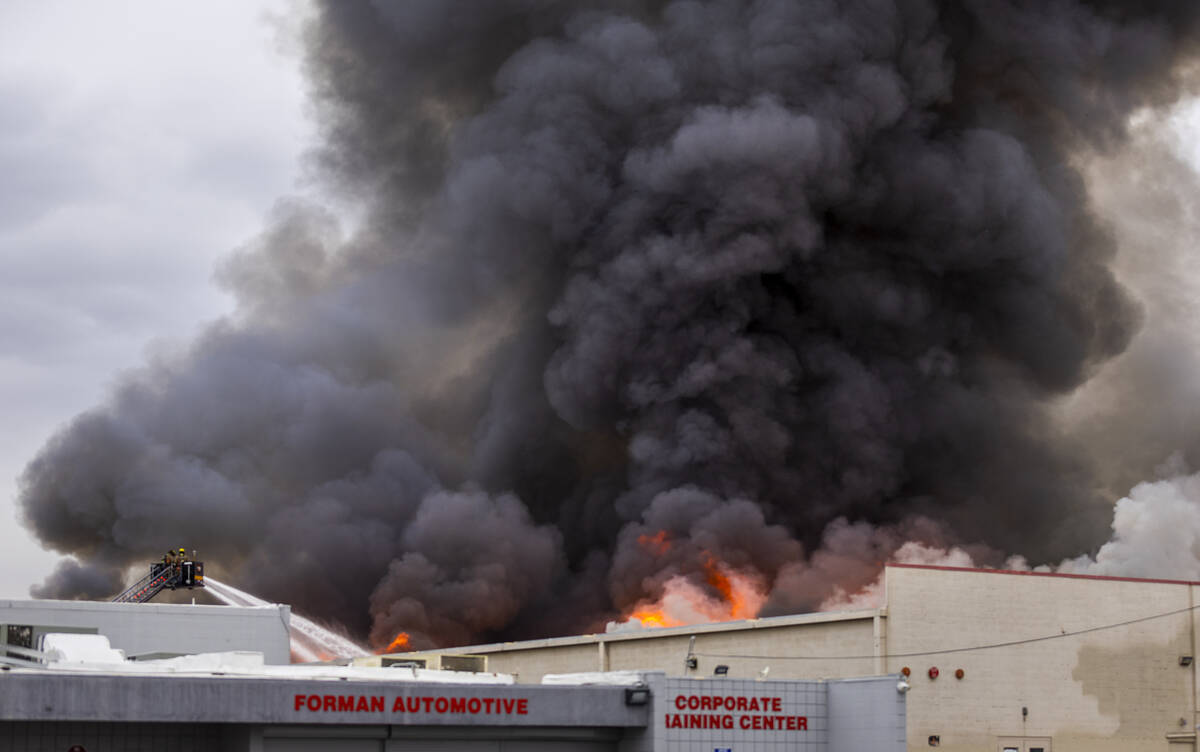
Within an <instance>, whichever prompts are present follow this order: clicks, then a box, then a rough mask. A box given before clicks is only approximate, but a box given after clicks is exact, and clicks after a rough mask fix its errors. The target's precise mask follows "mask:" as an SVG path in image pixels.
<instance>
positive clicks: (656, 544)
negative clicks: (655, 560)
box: [637, 530, 671, 556]
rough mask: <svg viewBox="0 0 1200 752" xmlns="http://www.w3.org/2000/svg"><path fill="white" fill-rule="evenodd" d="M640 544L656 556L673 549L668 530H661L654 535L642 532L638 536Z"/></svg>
mask: <svg viewBox="0 0 1200 752" xmlns="http://www.w3.org/2000/svg"><path fill="white" fill-rule="evenodd" d="M637 542H638V545H639V546H641V547H642V548H644V549H646V550H647V551H650V552H651V553H653V554H654V555H655V556H662V555H663V554H665V553H666V552H668V551H670V550H671V540H670V539H669V538H668V537H667V531H666V530H659V531H658V532H657V533H655V534H654V535H646V534H645V533H642V534H641V535H639V536H638V537H637Z"/></svg>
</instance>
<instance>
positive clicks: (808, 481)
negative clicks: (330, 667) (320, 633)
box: [22, 0, 1200, 644]
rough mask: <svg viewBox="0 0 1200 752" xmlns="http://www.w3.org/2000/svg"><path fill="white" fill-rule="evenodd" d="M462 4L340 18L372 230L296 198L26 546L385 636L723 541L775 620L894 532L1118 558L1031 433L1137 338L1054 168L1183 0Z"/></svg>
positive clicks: (1090, 219)
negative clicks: (217, 576) (205, 575)
mask: <svg viewBox="0 0 1200 752" xmlns="http://www.w3.org/2000/svg"><path fill="white" fill-rule="evenodd" d="M466 7H467V6H465V5H462V4H455V3H432V2H396V3H383V2H380V3H374V4H356V5H348V4H339V3H329V4H327V5H325V6H323V7H322V9H321V12H320V14H319V17H318V18H317V19H316V20H315V21H314V22H313V23H312V24H311V26H310V27H309V28H308V29H307V33H306V44H307V52H308V62H307V73H308V75H309V79H310V82H311V84H312V88H313V96H314V100H315V102H316V106H317V109H318V111H319V113H320V117H321V123H322V128H323V132H324V136H325V142H324V146H323V147H322V148H321V150H320V151H319V153H318V154H317V155H316V160H317V162H318V163H319V165H320V167H321V170H322V171H323V174H324V178H325V180H326V181H327V183H328V184H329V185H330V186H332V187H333V188H334V189H336V190H339V191H341V192H342V193H343V195H344V196H346V197H350V198H352V199H356V200H358V201H360V202H361V203H362V204H363V205H364V207H365V211H364V217H365V219H364V221H363V223H362V226H361V227H355V228H354V229H353V231H348V230H343V229H341V228H339V227H338V226H337V223H336V222H335V221H334V220H333V219H332V217H331V216H329V215H328V214H327V213H326V212H324V211H323V210H321V209H320V208H317V207H313V206H309V205H305V204H302V203H290V204H287V205H284V206H282V207H281V209H280V210H279V212H278V213H277V215H276V217H275V219H274V221H273V223H272V224H271V226H270V227H269V228H268V229H267V230H266V231H265V232H264V233H263V235H262V236H261V238H260V239H259V240H258V241H256V242H255V243H252V244H250V245H249V246H247V247H246V248H245V249H244V250H243V251H241V252H239V253H238V254H236V255H235V256H234V257H233V258H232V259H231V260H230V261H229V262H228V263H227V264H226V265H225V266H224V267H223V271H222V273H221V279H222V281H223V283H224V284H225V285H226V286H227V288H228V289H230V290H232V291H233V292H234V294H235V295H236V297H237V300H238V312H237V314H236V315H234V316H232V317H230V318H229V319H228V320H227V321H223V322H221V323H219V324H217V325H215V326H213V327H211V328H210V329H209V330H208V331H207V332H206V333H205V334H204V335H203V336H202V337H201V338H199V339H198V340H197V341H196V342H195V343H193V345H192V347H191V348H190V350H189V351H188V352H187V353H186V354H184V355H181V356H178V357H175V358H166V359H163V360H161V361H159V362H156V363H154V364H152V365H151V366H150V367H147V368H145V369H143V370H141V371H139V372H137V373H134V374H132V375H131V376H130V377H129V378H128V379H127V380H126V381H125V382H124V383H123V385H122V386H121V388H120V389H119V390H118V391H117V393H116V395H115V397H114V398H113V400H112V401H111V402H110V403H109V404H107V405H104V406H102V407H100V408H98V409H97V410H95V411H93V412H92V413H89V414H88V415H86V416H83V417H81V418H80V419H79V420H77V421H76V423H75V424H73V425H72V426H69V427H68V428H67V429H65V431H64V432H63V433H62V434H60V435H59V436H58V437H57V438H56V439H55V440H54V441H52V442H51V443H50V444H49V445H47V447H46V448H44V449H43V451H42V453H41V454H40V455H39V457H38V458H37V459H35V460H34V461H33V463H31V465H30V466H29V469H28V470H27V471H26V474H25V476H24V493H23V497H22V503H23V508H24V510H25V514H26V517H27V519H28V522H29V524H30V526H31V528H32V529H33V530H34V531H35V533H36V534H37V535H38V536H39V537H40V538H41V539H42V540H43V541H45V542H46V543H47V544H48V545H50V546H53V547H55V548H56V549H58V550H61V551H64V552H72V553H75V554H77V555H79V556H82V557H83V558H84V559H86V560H96V561H100V562H103V563H105V564H109V565H116V564H122V563H131V562H137V561H139V558H140V557H144V556H145V555H146V554H147V553H148V552H150V551H153V550H157V549H158V548H159V547H161V546H160V545H159V544H158V542H157V541H156V540H151V539H153V538H154V537H155V534H161V533H164V532H165V531H168V530H169V529H170V528H171V525H172V524H174V525H175V526H176V530H178V529H181V528H180V526H181V525H183V524H184V523H185V521H186V524H187V525H188V527H187V529H188V530H189V531H190V532H191V534H192V535H194V537H195V538H196V544H194V545H197V547H201V548H204V549H206V550H210V551H213V552H214V554H215V555H214V557H213V559H214V561H219V562H220V563H219V565H218V566H219V567H220V568H221V570H222V571H224V572H225V573H226V575H227V576H230V577H233V578H234V579H235V581H237V582H238V583H239V584H240V585H242V586H246V587H249V588H251V589H255V590H257V591H258V592H260V593H262V594H263V595H265V596H267V597H275V598H281V599H286V600H292V601H294V602H296V603H297V605H298V606H303V607H304V608H305V609H307V610H310V611H311V612H312V613H313V614H314V615H316V616H319V617H322V618H326V619H336V620H339V621H341V622H342V623H345V624H346V625H347V626H349V627H350V628H351V629H353V630H355V631H357V632H359V633H365V632H367V631H368V630H369V631H370V633H371V635H372V639H373V640H374V641H375V642H376V643H378V644H385V643H386V642H387V641H388V640H389V639H390V637H391V636H392V635H393V634H394V633H395V632H396V631H399V630H402V629H411V630H412V631H413V632H414V633H415V634H417V635H419V637H420V639H421V640H422V641H424V642H427V643H442V642H462V641H467V640H472V639H485V638H502V637H507V636H513V635H518V634H530V633H537V632H540V633H546V632H547V631H554V630H567V629H580V628H587V627H590V626H592V625H594V624H596V623H597V622H602V621H603V620H604V619H605V618H607V617H609V616H611V615H612V614H613V613H614V612H619V611H621V610H623V609H626V608H628V607H629V606H631V605H632V604H634V603H636V602H637V601H639V600H641V599H643V598H645V597H647V596H651V597H652V596H653V595H654V594H655V592H656V588H660V587H661V586H662V585H663V584H664V583H665V580H666V579H667V578H669V577H671V576H676V575H679V576H685V577H690V578H692V579H694V580H695V581H696V582H698V583H700V584H701V585H703V584H704V582H705V580H704V572H705V569H706V561H708V560H709V558H710V557H718V558H719V560H720V561H722V562H725V563H726V564H727V565H728V566H729V567H732V568H734V569H736V570H743V571H747V572H751V573H753V574H754V575H755V576H756V577H758V578H759V579H760V580H762V581H764V582H766V583H767V584H768V586H770V585H774V586H775V591H776V592H775V594H774V595H773V597H772V600H771V606H770V608H771V609H774V610H775V611H780V610H789V609H798V608H812V607H815V605H816V604H819V603H820V602H821V601H822V600H824V599H825V598H826V597H827V596H828V595H829V594H830V592H831V591H832V588H833V587H834V586H835V585H838V584H840V585H843V586H852V585H854V584H855V583H859V582H862V583H865V582H868V581H870V579H871V573H872V572H873V571H874V568H877V566H878V560H877V557H879V556H885V557H886V555H889V554H888V552H890V551H893V550H895V548H896V547H897V546H898V545H899V543H898V541H899V540H901V539H902V538H903V537H904V536H912V537H915V538H919V539H924V540H928V541H929V542H931V543H941V542H945V541H962V540H965V541H978V542H980V544H981V546H983V545H985V546H991V547H993V548H995V549H1001V550H1021V551H1023V552H1025V553H1027V554H1029V555H1030V556H1031V557H1033V558H1035V559H1046V558H1050V557H1059V556H1065V555H1070V554H1074V553H1077V552H1078V551H1080V550H1085V549H1088V548H1090V547H1092V546H1094V545H1096V544H1097V543H1098V542H1099V541H1101V540H1103V537H1104V532H1105V529H1106V528H1107V522H1108V510H1109V506H1108V505H1107V503H1106V502H1105V500H1104V498H1103V496H1102V495H1101V493H1100V492H1099V488H1098V485H1099V484H1098V482H1097V477H1098V476H1097V469H1096V468H1095V467H1094V466H1093V464H1092V462H1091V461H1090V459H1089V457H1088V455H1087V453H1086V451H1085V447H1084V446H1083V444H1081V443H1078V442H1073V441H1071V440H1069V439H1067V438H1065V437H1064V436H1063V434H1062V433H1061V432H1060V431H1059V430H1057V428H1056V424H1055V422H1054V419H1053V418H1054V416H1053V414H1052V413H1051V411H1050V407H1051V404H1052V403H1053V401H1054V400H1056V399H1057V398H1060V397H1061V396H1063V395H1066V394H1069V393H1071V392H1072V391H1073V390H1075V389H1076V388H1078V387H1079V385H1081V384H1083V383H1086V382H1087V380H1088V379H1089V378H1090V377H1091V376H1092V375H1093V373H1094V372H1095V371H1096V369H1097V368H1098V367H1099V366H1100V365H1101V364H1103V363H1104V362H1106V361H1107V360H1109V359H1111V358H1112V357H1114V356H1116V355H1117V354H1119V353H1121V352H1122V351H1123V350H1124V349H1125V348H1126V347H1127V345H1128V344H1129V342H1130V340H1131V338H1132V337H1133V335H1134V333H1135V332H1136V331H1137V328H1138V326H1139V323H1140V321H1141V311H1140V309H1139V306H1138V305H1137V304H1136V303H1135V302H1134V301H1133V300H1132V298H1131V297H1130V295H1129V294H1128V293H1127V292H1126V290H1125V289H1124V288H1123V287H1122V286H1121V285H1120V284H1119V283H1118V282H1117V280H1116V277H1115V275H1114V273H1113V268H1112V261H1113V255H1114V252H1115V249H1114V244H1113V241H1112V238H1111V236H1110V235H1109V233H1108V232H1107V228H1106V227H1105V226H1104V225H1103V224H1102V223H1101V222H1099V221H1098V220H1097V218H1096V217H1095V216H1094V213H1093V209H1092V207H1091V205H1090V203H1089V199H1088V197H1087V194H1086V191H1085V190H1084V187H1083V181H1082V179H1081V176H1080V174H1079V173H1078V172H1077V171H1076V170H1075V169H1074V168H1072V167H1070V165H1071V164H1072V156H1073V155H1075V154H1077V153H1079V152H1080V151H1081V150H1095V151H1104V150H1108V149H1112V148H1115V147H1116V146H1118V145H1120V144H1122V143H1123V142H1124V139H1125V135H1126V133H1125V129H1126V121H1127V117H1128V115H1129V114H1130V113H1131V112H1132V111H1133V110H1134V109H1135V108H1138V107H1142V106H1157V105H1163V104H1166V103H1169V102H1170V101H1172V100H1173V99H1174V98H1175V97H1176V96H1178V95H1179V93H1180V91H1181V88H1180V87H1181V82H1180V81H1178V80H1176V79H1175V75H1176V71H1178V70H1179V69H1180V68H1179V64H1180V63H1181V61H1183V60H1184V59H1186V58H1187V57H1188V56H1190V55H1191V54H1192V48H1193V42H1194V37H1195V34H1194V32H1195V30H1196V23H1197V17H1198V15H1200V11H1197V10H1196V9H1195V8H1194V7H1193V5H1192V4H1189V3H1167V2H1158V3H1150V4H1144V5H1143V6H1140V7H1139V8H1138V9H1137V10H1129V9H1126V8H1125V7H1124V6H1121V7H1117V6H1116V5H1113V4H1108V3H1104V2H1094V3H1086V2H1079V1H1068V0H1063V1H1062V2H1055V3H1051V4H1048V5H1041V6H1038V5H1024V4H1018V3H1009V2H989V3H966V4H957V3H955V4H951V3H944V4H943V3H936V2H930V1H923V0H913V1H911V2H909V1H907V0H905V1H903V2H887V1H884V0H876V1H873V2H867V1H863V2H848V3H828V2H817V1H815V0H814V1H813V2H765V3H745V2H738V1H735V0H726V1H723V2H713V3H707V4H700V3H693V2H672V3H644V4H634V3H603V2H597V3H588V4H582V5H581V4H558V3H543V2H532V1H526V2H518V1H517V0H513V1H512V2H501V3H489V4H487V5H485V6H479V7H477V6H471V10H470V11H469V12H467V11H466V10H465V8H466ZM840 518H848V519H850V520H852V521H853V522H849V523H837V524H836V525H834V527H832V528H828V527H827V526H829V525H830V523H833V522H834V521H835V520H838V519H840ZM927 519H932V520H935V521H936V523H928V522H923V521H922V520H927ZM839 526H841V527H839ZM826 530H828V532H826V533H825V534H824V536H823V535H822V532H823V531H826ZM655 531H667V532H669V533H670V535H671V538H672V540H673V541H674V543H673V545H672V547H671V548H670V550H669V552H663V553H660V554H658V555H654V556H649V555H647V549H646V547H645V544H644V543H642V542H640V541H639V538H640V536H644V535H648V534H653V532H655ZM176 534H178V533H176ZM189 545H192V544H189ZM805 550H807V551H809V552H814V553H810V556H809V558H808V560H807V561H806V560H805V559H804V553H803V552H804V551H805ZM979 550H980V551H986V550H988V549H985V548H983V547H981V548H979ZM276 551H282V554H281V556H280V558H279V559H278V561H282V562H284V566H282V567H280V568H278V569H276V570H270V571H265V570H264V568H263V566H262V563H263V561H264V557H265V558H266V559H268V560H275V559H272V557H273V556H274V552H276ZM293 571H294V572H297V573H298V574H299V573H303V575H304V576H295V577H292V576H290V574H291V573H292V572H293ZM813 573H817V574H813ZM66 574H69V572H67V573H66ZM285 574H287V575H289V576H285ZM839 578H842V579H843V580H844V581H843V582H838V579H839ZM822 582H823V583H824V585H823V587H824V588H825V590H824V591H822V589H821V588H822V585H821V583H822ZM44 592H55V593H62V594H71V593H74V592H82V590H81V589H80V588H76V587H75V586H74V585H73V584H72V583H71V582H70V578H69V577H68V576H66V575H64V576H61V577H58V578H57V579H56V580H55V581H54V582H53V583H50V584H49V585H47V589H46V590H45V591H44ZM542 614H546V618H544V619H538V618H536V617H537V616H538V615H542Z"/></svg>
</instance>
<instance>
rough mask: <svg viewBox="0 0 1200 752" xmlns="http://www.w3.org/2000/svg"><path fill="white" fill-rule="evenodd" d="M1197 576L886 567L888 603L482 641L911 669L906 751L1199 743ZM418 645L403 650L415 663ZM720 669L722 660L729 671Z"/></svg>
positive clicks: (780, 672)
mask: <svg viewBox="0 0 1200 752" xmlns="http://www.w3.org/2000/svg"><path fill="white" fill-rule="evenodd" d="M1198 588H1200V583H1194V582H1181V581H1165V580H1134V579H1124V578H1111V577H1093V576H1082V575H1057V574H1043V573H1029V572H1004V571H994V570H975V569H957V568H946V567H926V566H907V565H896V566H889V567H888V568H887V570H886V572H885V596H884V603H883V605H882V606H881V607H880V608H875V609H866V610H860V611H847V612H836V613H819V614H806V615H802V616H784V617H773V618H763V619H752V620H749V621H741V622H730V623H723V624H706V625H697V626H690V627H678V628H671V629H647V630H640V631H636V632H622V633H610V634H596V635H584V636H579V637H566V638H559V639H550V640H536V641H529V642H514V643H503V644H494V645H478V646H471V647H466V648H460V649H457V650H451V651H443V652H444V653H458V654H475V655H481V656H486V658H487V669H488V670H490V671H499V672H504V673H512V674H515V675H517V677H518V680H519V681H520V682H522V683H536V682H539V681H540V680H541V677H542V676H543V675H544V674H548V673H568V672H581V671H612V670H623V669H637V670H657V671H665V672H667V674H668V675H669V676H686V677H693V678H695V679H698V680H702V679H705V678H708V677H712V676H713V675H714V674H715V673H716V672H723V673H724V674H725V675H727V676H728V677H730V678H739V679H753V678H757V677H762V676H769V677H770V679H820V678H841V677H858V676H871V675H876V676H877V675H880V674H902V673H903V672H905V671H906V670H907V672H908V678H907V680H906V681H907V684H908V685H909V688H908V689H907V692H908V696H907V698H906V699H907V705H908V722H907V744H908V749H910V750H918V749H928V748H930V747H931V746H937V747H941V748H945V749H953V750H963V751H964V752H966V751H968V750H969V751H970V752H1051V750H1053V752H1084V751H1087V752H1137V751H1140V750H1157V751H1158V752H1182V751H1183V750H1194V749H1195V748H1196V742H1195V736H1196V734H1195V731H1196V724H1197V722H1198V720H1200V716H1198V713H1197V711H1198V710H1200V708H1198V707H1197V701H1196V682H1197V676H1196V672H1197V670H1198V664H1197V663H1196V661H1195V660H1194V659H1195V657H1196V656H1197V651H1198V646H1197V642H1196V626H1197V625H1196V607H1197V604H1198V600H1197V598H1198V597H1200V590H1198ZM420 656H421V654H406V655H405V656H404V657H405V658H407V659H411V658H418V657H420ZM721 667H724V668H721Z"/></svg>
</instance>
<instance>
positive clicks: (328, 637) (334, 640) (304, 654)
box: [204, 576, 371, 662]
mask: <svg viewBox="0 0 1200 752" xmlns="http://www.w3.org/2000/svg"><path fill="white" fill-rule="evenodd" d="M204 584H205V588H206V589H207V590H208V592H210V593H212V594H213V596H214V597H216V598H217V599H218V600H220V601H223V602H224V603H225V604H226V605H229V606H242V607H255V606H270V605H273V604H271V603H268V602H267V601H264V600H263V599H262V598H259V597H258V596H255V595H251V594H250V593H247V592H246V591H244V590H239V589H237V588H235V587H234V586H233V585H228V584H226V583H224V582H221V581H220V580H217V579H215V578H213V577H211V576H209V577H205V578H204ZM290 626H291V630H290V631H291V640H292V655H293V656H294V659H299V660H300V661H301V662H308V661H326V660H331V659H333V658H360V657H362V656H367V655H371V651H369V650H367V649H366V648H364V647H363V646H361V645H359V644H358V643H356V642H354V641H353V640H351V639H349V638H348V637H344V636H342V635H340V634H338V633H336V632H333V631H331V630H329V629H326V628H325V627H322V626H321V625H320V624H317V623H316V622H314V621H311V620H309V619H306V618H304V617H303V616H301V615H300V614H297V613H296V612H295V611H293V612H292V618H291V625H290Z"/></svg>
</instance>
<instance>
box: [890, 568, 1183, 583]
mask: <svg viewBox="0 0 1200 752" xmlns="http://www.w3.org/2000/svg"><path fill="white" fill-rule="evenodd" d="M885 567H886V568H888V569H932V570H936V571H941V572H975V573H981V574H1016V575H1022V576H1025V577H1062V578H1065V579H1071V580H1108V581H1110V582H1142V583H1156V584H1159V585H1200V581H1197V580H1164V579H1157V578H1152V577H1115V576H1113V575H1107V574H1075V573H1068V572H1033V571H1022V570H1019V569H988V568H986V567H949V566H941V565H938V564H891V563H889V564H886V565H885Z"/></svg>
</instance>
